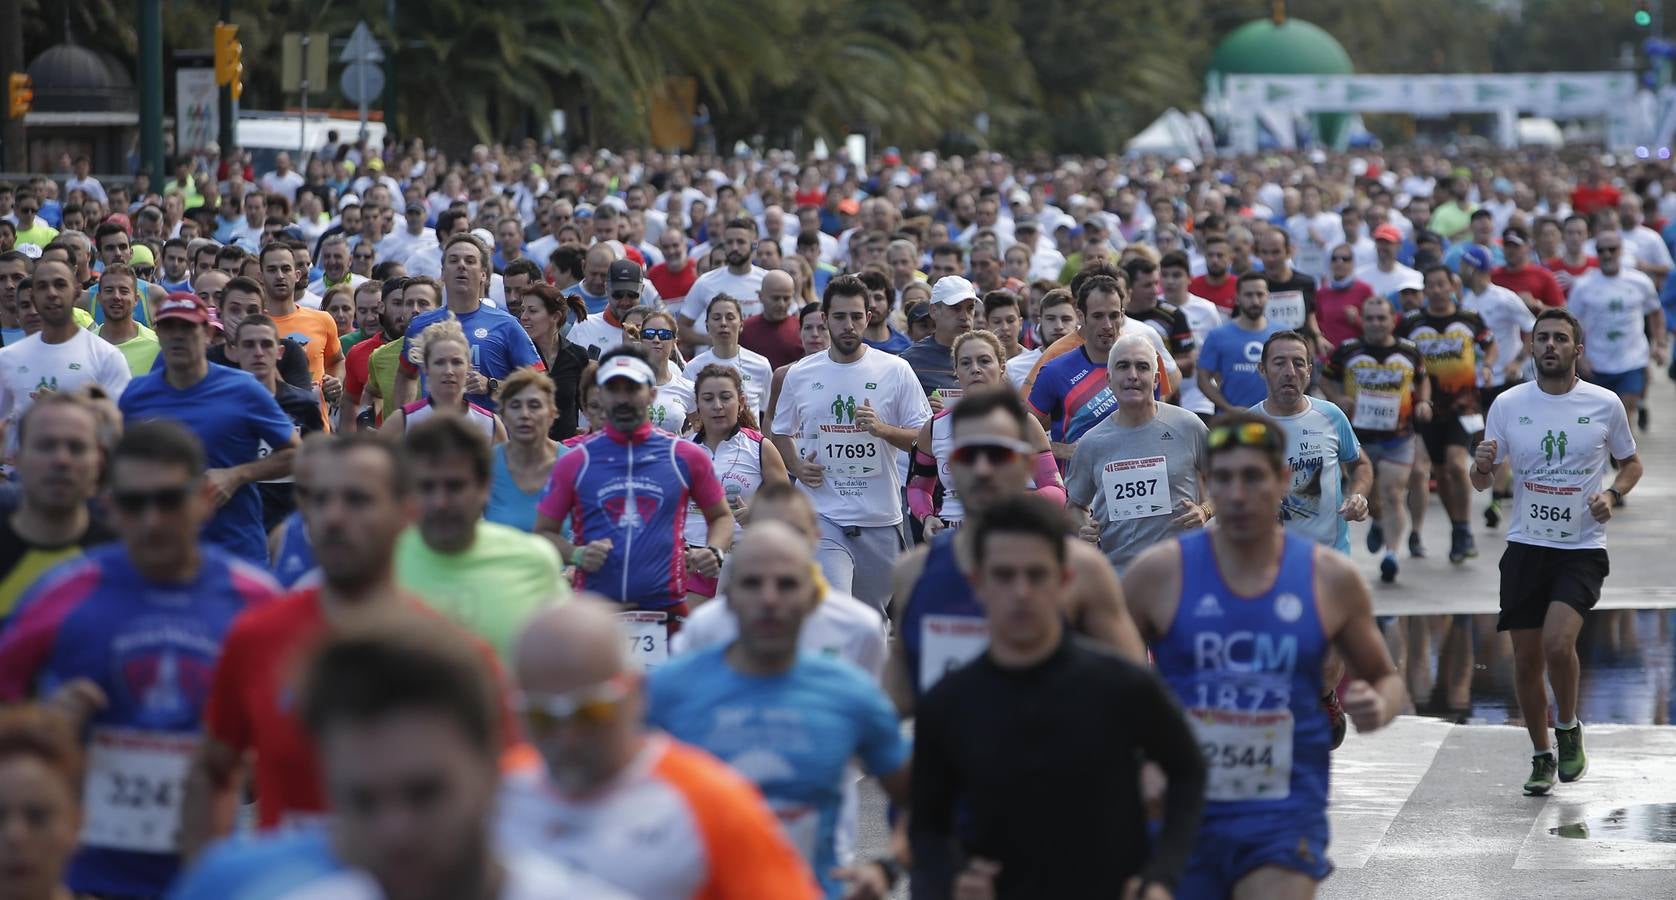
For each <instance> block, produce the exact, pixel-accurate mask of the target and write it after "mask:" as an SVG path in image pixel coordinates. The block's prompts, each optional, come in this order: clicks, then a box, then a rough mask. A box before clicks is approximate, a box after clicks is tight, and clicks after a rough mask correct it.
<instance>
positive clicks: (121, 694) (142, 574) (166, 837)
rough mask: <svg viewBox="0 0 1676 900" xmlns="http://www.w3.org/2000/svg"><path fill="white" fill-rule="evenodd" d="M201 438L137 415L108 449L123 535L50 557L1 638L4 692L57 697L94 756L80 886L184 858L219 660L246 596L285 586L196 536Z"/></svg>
mask: <svg viewBox="0 0 1676 900" xmlns="http://www.w3.org/2000/svg"><path fill="white" fill-rule="evenodd" d="M204 475H205V470H204V452H203V448H202V447H200V446H199V445H198V441H197V439H196V438H195V437H194V436H193V435H192V434H191V432H188V431H187V430H186V429H184V428H182V427H181V426H179V425H177V424H174V423H171V422H145V423H140V424H137V425H134V426H133V427H131V428H129V429H128V432H127V433H126V434H125V435H123V437H122V439H121V440H120V441H119V442H118V443H117V445H116V448H115V450H114V452H113V453H112V458H111V499H112V503H111V515H112V525H113V526H114V527H115V529H116V531H117V533H118V534H120V535H122V541H123V542H122V543H121V544H111V545H106V546H104V547H98V548H94V549H93V550H90V551H89V552H88V553H86V554H85V555H83V556H81V557H80V558H77V559H73V560H70V561H69V562H67V563H65V564H64V565H62V566H60V567H58V568H55V569H53V570H52V571H50V572H48V573H47V574H46V575H44V576H42V578H41V580H40V581H39V582H37V583H36V585H35V587H34V588H33V589H31V590H30V592H29V593H28V594H26V595H25V596H24V598H23V600H22V601H21V603H20V606H19V612H18V614H17V616H16V617H15V618H14V619H13V621H12V623H11V626H10V627H9V628H7V629H6V631H5V634H4V637H3V638H0V700H5V701H18V700H22V699H25V698H27V697H29V696H31V695H41V696H46V697H50V700H49V703H50V704H51V705H52V706H53V707H54V708H56V709H58V710H59V711H60V712H62V713H63V714H64V715H66V717H67V718H68V719H69V721H70V722H71V724H72V726H73V727H74V729H75V730H76V732H77V733H85V734H86V735H87V737H86V741H87V744H86V750H87V760H88V772H87V780H86V783H85V784H86V787H85V790H83V791H78V793H80V794H81V797H82V822H83V823H84V824H83V828H82V834H81V851H80V853H78V854H77V856H76V859H75V861H74V862H73V863H72V864H71V867H70V872H69V878H68V880H67V884H68V886H69V887H70V889H71V890H73V891H76V892H78V893H89V894H98V895H102V896H125V897H145V896H156V895H159V894H161V893H162V892H163V891H165V890H166V889H167V888H168V886H169V884H170V883H171V882H172V881H173V880H174V877H175V874H176V870H177V867H178V865H179V855H178V854H179V850H180V847H179V844H178V843H177V835H178V833H179V830H180V826H181V789H182V787H183V782H184V780H185V778H186V774H187V768H188V765H189V763H190V761H191V759H192V754H193V750H194V747H195V745H196V744H197V735H198V732H199V729H200V727H201V724H202V717H203V714H204V708H205V706H204V704H205V700H206V697H205V694H206V693H207V688H208V677H207V676H208V674H209V671H210V669H211V668H212V667H213V666H214V665H215V658H216V656H217V654H218V653H219V651H220V648H221V643H222V641H223V640H224V639H225V637H226V635H227V631H228V627H229V625H230V624H231V623H232V621H233V617H234V616H236V615H237V614H238V613H239V612H240V610H241V609H243V608H246V607H256V606H259V605H261V604H265V603H267V602H269V601H271V600H273V599H275V598H276V597H278V595H279V586H278V585H276V584H275V583H274V582H273V579H271V578H269V577H268V575H267V573H266V572H264V571H262V570H260V569H258V568H256V567H254V566H251V565H249V564H247V563H245V562H243V561H242V560H239V559H238V558H236V557H234V556H231V555H230V554H227V553H226V552H224V551H222V550H219V549H216V548H214V547H210V546H200V545H199V543H198V538H197V535H198V532H199V529H200V528H201V527H202V525H203V523H204V522H206V521H207V520H208V519H209V517H210V515H211V513H212V511H213V503H212V499H211V495H210V494H209V493H208V492H206V491H205V490H204Z"/></svg>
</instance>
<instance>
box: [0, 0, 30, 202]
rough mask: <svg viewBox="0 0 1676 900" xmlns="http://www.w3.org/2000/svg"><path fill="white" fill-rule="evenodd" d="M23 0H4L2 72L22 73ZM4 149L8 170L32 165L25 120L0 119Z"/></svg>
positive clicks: (0, 140)
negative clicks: (25, 141) (24, 127)
mask: <svg viewBox="0 0 1676 900" xmlns="http://www.w3.org/2000/svg"><path fill="white" fill-rule="evenodd" d="M20 6H22V0H0V72H6V73H10V72H22V71H23V70H24V66H23V64H24V59H23V16H22V13H21V12H20V10H19V7H20ZM0 150H4V161H3V164H4V166H5V168H6V171H8V172H22V171H25V170H27V169H28V168H29V154H28V148H27V147H26V146H25V145H24V136H23V120H22V119H14V118H12V117H11V116H6V117H5V118H4V119H0Z"/></svg>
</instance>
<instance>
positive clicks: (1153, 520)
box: [1065, 403, 1209, 573]
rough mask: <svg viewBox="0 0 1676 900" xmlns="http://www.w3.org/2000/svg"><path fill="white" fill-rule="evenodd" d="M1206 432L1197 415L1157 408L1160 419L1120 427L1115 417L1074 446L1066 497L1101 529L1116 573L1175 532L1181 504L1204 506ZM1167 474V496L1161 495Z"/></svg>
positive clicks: (1163, 406) (1167, 406)
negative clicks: (1201, 473) (1201, 480)
mask: <svg viewBox="0 0 1676 900" xmlns="http://www.w3.org/2000/svg"><path fill="white" fill-rule="evenodd" d="M1208 433H1209V429H1207V428H1206V427H1205V423H1204V422H1203V421H1202V420H1200V418H1199V417H1198V416H1196V415H1194V414H1193V413H1190V412H1188V411H1187V410H1185V409H1182V408H1181V407H1179V406H1171V405H1170V404H1168V403H1160V404H1158V414H1157V415H1155V416H1154V417H1153V419H1152V421H1151V422H1148V423H1146V424H1145V425H1142V426H1140V427H1139V428H1129V427H1126V426H1124V425H1121V424H1119V423H1118V420H1117V414H1116V413H1113V414H1112V415H1111V416H1110V417H1108V418H1107V419H1106V420H1105V421H1103V422H1101V423H1100V424H1098V425H1096V426H1094V427H1093V428H1091V429H1089V431H1088V433H1087V434H1085V435H1083V436H1082V438H1081V439H1080V440H1078V441H1077V451H1076V454H1075V455H1073V456H1072V457H1071V465H1070V469H1069V471H1068V472H1067V474H1066V478H1065V493H1066V496H1068V497H1069V498H1070V500H1071V502H1072V503H1075V504H1077V505H1078V506H1081V507H1083V508H1085V509H1087V510H1089V512H1090V514H1091V515H1092V516H1093V518H1094V521H1095V522H1098V523H1099V525H1100V549H1102V550H1104V551H1105V552H1106V557H1107V558H1108V559H1110V560H1111V563H1112V565H1113V566H1115V567H1116V568H1117V570H1118V572H1119V573H1122V571H1123V569H1124V568H1125V567H1126V566H1128V565H1129V562H1130V560H1133V559H1134V558H1135V557H1136V556H1138V555H1139V554H1140V552H1141V551H1142V550H1145V549H1146V548H1148V547H1150V546H1152V545H1153V544H1155V543H1157V542H1158V541H1161V540H1163V539H1165V538H1167V537H1170V536H1171V535H1174V534H1175V533H1176V532H1177V529H1176V528H1175V526H1173V525H1171V524H1170V523H1171V522H1173V521H1174V520H1175V518H1176V516H1178V515H1180V510H1179V509H1178V507H1179V506H1180V505H1181V501H1183V500H1191V501H1193V502H1194V503H1197V502H1199V470H1200V469H1201V468H1203V467H1204V465H1205V454H1206V445H1205V436H1206V435H1207V434H1208ZM1108 470H1109V471H1108ZM1161 470H1162V471H1161ZM1166 476H1167V480H1168V483H1169V495H1168V496H1167V497H1166V496H1164V495H1163V492H1162V491H1161V490H1160V488H1161V487H1162V484H1161V482H1162V481H1164V480H1165V477H1166ZM1114 509H1115V510H1116V512H1117V515H1118V516H1119V517H1118V518H1113V511H1114Z"/></svg>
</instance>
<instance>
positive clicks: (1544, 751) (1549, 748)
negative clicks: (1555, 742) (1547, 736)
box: [1531, 747, 1554, 757]
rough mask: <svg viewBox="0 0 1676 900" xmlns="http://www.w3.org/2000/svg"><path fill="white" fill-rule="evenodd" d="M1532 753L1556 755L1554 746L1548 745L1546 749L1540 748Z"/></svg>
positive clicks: (1534, 754)
mask: <svg viewBox="0 0 1676 900" xmlns="http://www.w3.org/2000/svg"><path fill="white" fill-rule="evenodd" d="M1531 755H1532V756H1549V757H1552V756H1553V755H1554V748H1553V747H1547V748H1545V749H1542V750H1538V751H1536V752H1535V753H1533V754H1531Z"/></svg>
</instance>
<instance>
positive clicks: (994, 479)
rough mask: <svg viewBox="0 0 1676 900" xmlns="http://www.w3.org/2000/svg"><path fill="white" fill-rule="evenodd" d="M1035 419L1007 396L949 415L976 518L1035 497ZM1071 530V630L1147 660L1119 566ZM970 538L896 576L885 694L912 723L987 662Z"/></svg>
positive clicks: (958, 484)
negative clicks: (975, 662) (924, 700)
mask: <svg viewBox="0 0 1676 900" xmlns="http://www.w3.org/2000/svg"><path fill="white" fill-rule="evenodd" d="M1029 416H1030V414H1029V413H1028V412H1027V411H1026V410H1025V408H1024V402H1023V401H1021V400H1019V399H1018V396H1017V395H1016V394H1014V393H1012V392H1011V391H1007V390H1004V389H991V390H983V391H979V392H976V393H974V394H972V395H971V396H963V397H961V401H960V404H959V405H957V406H956V407H955V408H954V411H953V412H951V413H950V414H949V417H948V418H949V428H950V432H951V434H952V437H953V438H954V441H953V444H952V448H951V450H950V453H949V462H950V466H949V473H950V475H951V476H952V480H953V482H954V486H955V489H956V491H958V493H959V495H960V498H961V502H962V504H963V505H964V506H965V512H966V515H967V516H968V517H971V518H976V517H979V516H982V515H983V514H984V513H985V511H986V510H988V509H989V508H990V507H991V506H993V505H995V504H996V503H998V502H1000V501H1001V500H1003V499H1005V498H1008V497H1012V496H1015V495H1017V494H1022V493H1024V492H1025V491H1027V490H1029V485H1030V473H1031V469H1032V465H1031V462H1030V460H1031V458H1032V456H1033V455H1034V453H1035V451H1034V449H1033V448H1032V447H1031V446H1030V444H1028V443H1027V442H1026V441H1025V440H1024V437H1023V436H1024V435H1025V434H1026V433H1027V429H1028V428H1029V423H1028V422H1027V421H1026V420H1027V419H1028V418H1029ZM1065 524H1066V527H1067V534H1066V536H1065V541H1066V554H1067V555H1066V559H1067V560H1068V563H1067V565H1068V567H1069V570H1070V574H1071V578H1072V580H1071V582H1070V584H1069V585H1068V586H1067V587H1066V591H1065V614H1066V618H1067V620H1068V621H1069V622H1070V623H1071V627H1072V628H1074V629H1075V630H1077V631H1079V632H1081V633H1082V634H1085V635H1088V636H1089V637H1091V638H1093V639H1094V640H1096V641H1099V642H1100V643H1103V644H1105V645H1107V646H1108V647H1111V648H1113V649H1115V650H1116V651H1118V652H1119V653H1122V654H1124V655H1126V656H1128V657H1129V658H1130V659H1133V660H1136V661H1143V660H1145V659H1146V656H1145V651H1144V649H1143V648H1142V647H1141V642H1140V638H1139V636H1138V635H1136V633H1135V630H1134V625H1133V624H1132V623H1130V621H1129V614H1128V613H1127V612H1126V611H1125V610H1124V607H1123V592H1122V590H1121V589H1120V588H1119V587H1118V584H1117V577H1116V575H1115V573H1113V571H1112V568H1111V564H1110V563H1108V562H1107V561H1106V558H1105V557H1104V556H1103V555H1101V553H1100V551H1099V550H1096V549H1095V548H1093V547H1091V546H1089V545H1088V544H1087V543H1085V542H1083V541H1080V540H1076V539H1075V538H1073V537H1072V536H1071V535H1070V534H1069V533H1068V531H1069V527H1070V524H1071V523H1070V521H1069V520H1068V519H1067V520H1066V523H1065ZM966 535H967V532H966V530H965V529H948V530H944V531H942V532H939V533H938V534H936V535H935V536H933V537H932V539H931V540H930V541H929V542H927V543H926V544H924V545H922V546H919V547H915V548H914V549H913V550H910V551H909V552H908V553H906V554H904V555H903V556H902V557H901V559H899V560H897V561H896V564H895V567H894V569H893V570H892V572H891V587H892V592H893V598H892V600H891V619H892V620H893V621H894V622H895V623H896V628H895V635H896V641H897V645H896V647H895V650H894V652H893V653H892V654H891V663H890V669H889V674H888V675H887V677H886V685H887V686H888V688H889V690H890V693H891V699H893V700H894V701H895V702H896V705H897V709H898V710H899V711H900V712H901V714H902V715H903V716H910V715H912V714H913V708H914V703H915V700H916V699H917V698H918V697H919V696H920V695H922V694H923V693H924V692H925V691H926V690H929V689H930V688H931V686H932V685H933V684H936V683H937V681H938V679H940V678H942V677H943V675H944V674H946V673H947V672H949V671H952V670H953V669H955V668H958V667H960V666H962V665H964V664H966V663H967V662H969V661H971V660H972V659H973V658H975V657H976V656H977V655H978V654H979V653H982V652H983V647H984V643H985V641H986V640H987V639H988V638H987V637H986V631H985V628H984V625H983V608H982V607H981V606H980V605H979V604H978V602H977V601H976V600H975V599H974V598H973V595H972V586H971V581H970V579H969V572H970V568H969V562H968V561H969V560H970V558H971V550H970V547H969V545H968V544H967V541H968V540H970V538H969V537H967V536H966Z"/></svg>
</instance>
